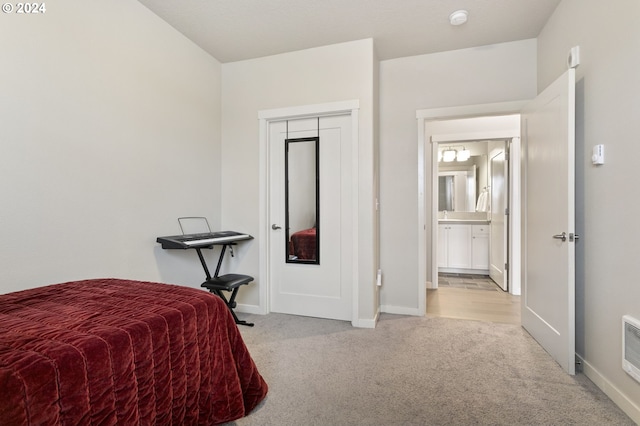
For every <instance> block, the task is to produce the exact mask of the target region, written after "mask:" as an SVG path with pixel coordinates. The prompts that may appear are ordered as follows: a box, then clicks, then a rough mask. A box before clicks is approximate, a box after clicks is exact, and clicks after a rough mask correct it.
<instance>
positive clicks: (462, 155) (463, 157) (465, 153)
mask: <svg viewBox="0 0 640 426" xmlns="http://www.w3.org/2000/svg"><path fill="white" fill-rule="evenodd" d="M469 157H471V151H469V150H468V149H466V148H465V147H462V151H458V155H457V156H456V160H457V161H467V160H468V159H469Z"/></svg>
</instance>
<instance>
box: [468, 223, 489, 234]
mask: <svg viewBox="0 0 640 426" xmlns="http://www.w3.org/2000/svg"><path fill="white" fill-rule="evenodd" d="M471 233H472V235H473V236H474V237H480V236H488V235H489V225H473V226H472V227H471Z"/></svg>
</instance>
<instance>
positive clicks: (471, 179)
mask: <svg viewBox="0 0 640 426" xmlns="http://www.w3.org/2000/svg"><path fill="white" fill-rule="evenodd" d="M467 145H468V144H467ZM487 173H488V165H487V156H486V155H472V156H471V157H470V158H469V160H467V161H462V162H450V163H445V162H440V163H439V164H438V211H440V212H442V211H445V210H446V211H447V212H454V211H455V212H474V211H476V206H477V202H478V197H479V196H480V194H481V193H482V191H483V189H485V188H487V186H488V182H487Z"/></svg>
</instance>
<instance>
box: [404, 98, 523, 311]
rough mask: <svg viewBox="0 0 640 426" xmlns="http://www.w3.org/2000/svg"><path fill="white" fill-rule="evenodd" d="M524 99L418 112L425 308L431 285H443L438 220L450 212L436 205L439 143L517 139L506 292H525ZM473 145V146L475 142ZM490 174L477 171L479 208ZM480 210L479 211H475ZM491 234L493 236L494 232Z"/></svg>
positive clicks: (510, 194)
mask: <svg viewBox="0 0 640 426" xmlns="http://www.w3.org/2000/svg"><path fill="white" fill-rule="evenodd" d="M522 104H523V103H521V102H513V103H505V104H490V105H479V106H470V107H460V108H445V109H438V110H423V111H418V112H417V118H418V126H419V127H418V133H419V154H420V156H421V157H420V158H419V162H418V167H419V172H418V174H419V182H418V184H419V205H420V208H421V211H420V219H421V220H420V225H419V229H418V235H419V240H420V243H421V245H420V247H419V254H421V256H420V257H419V259H420V260H419V262H420V271H419V272H420V273H419V278H420V284H421V289H422V291H419V296H420V297H424V304H422V301H419V305H420V307H422V306H423V307H424V311H423V312H425V313H427V300H426V299H427V297H428V296H427V289H437V288H438V269H439V268H438V264H439V262H440V260H439V258H438V251H439V247H438V245H439V244H438V243H439V241H438V240H439V239H438V226H439V219H440V216H442V215H444V212H440V211H439V210H438V209H437V207H436V206H437V205H438V199H437V196H438V185H439V167H438V154H439V148H443V147H447V146H448V144H453V143H456V144H470V143H479V142H483V143H486V144H489V143H490V142H489V141H493V142H492V143H501V144H503V146H504V144H505V143H506V141H512V142H511V143H510V148H511V153H510V155H511V158H514V159H516V160H515V161H513V162H512V163H513V168H512V169H513V170H514V173H512V174H511V175H510V176H509V177H508V179H509V181H508V183H509V184H510V187H511V190H509V192H508V200H507V201H505V203H506V205H507V207H506V208H508V214H511V215H512V219H513V220H511V223H510V224H509V225H508V234H506V235H507V237H506V239H505V241H507V242H508V246H507V248H506V249H505V257H506V258H507V259H509V260H508V261H507V262H504V263H508V265H507V266H508V269H507V268H505V269H504V273H505V274H506V277H507V279H508V281H507V282H508V283H509V287H508V291H509V292H508V293H506V292H503V293H506V294H507V295H508V296H517V295H519V293H520V265H519V263H520V239H519V238H520V212H519V205H520V198H519V197H520V194H519V189H520V182H519V166H520V161H519V159H520V152H519V149H520V140H519V137H520V115H519V110H520V108H521V106H522ZM465 147H466V145H465ZM469 147H471V148H472V145H469ZM488 151H489V150H488ZM486 155H487V162H489V161H490V152H487V154H486ZM507 155H508V154H507ZM485 176H487V177H486V184H485V183H484V182H482V181H480V179H483V178H482V175H480V176H477V178H478V180H477V182H476V194H475V200H474V201H475V203H476V206H474V208H475V207H477V203H478V196H479V195H480V193H481V191H482V190H483V189H484V187H485V186H487V187H489V186H490V185H491V183H490V176H489V175H488V174H486V175H485ZM487 189H489V188H487ZM489 196H490V194H489ZM489 202H490V201H489ZM477 213H478V212H473V214H477ZM485 214H487V215H488V219H487V221H486V223H487V224H490V223H491V212H487V213H485ZM447 215H449V213H447ZM467 232H471V231H467ZM487 237H488V238H491V236H490V234H489V235H488V236H487ZM485 241H486V240H485ZM485 247H486V246H485ZM454 265H455V263H454ZM472 266H473V264H472ZM476 266H478V265H476ZM503 267H504V265H503ZM472 269H473V268H472ZM483 270H484V271H486V272H488V271H489V270H490V268H489V267H487V265H484V266H483ZM423 280H424V281H423Z"/></svg>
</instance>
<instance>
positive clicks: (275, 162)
mask: <svg viewBox="0 0 640 426" xmlns="http://www.w3.org/2000/svg"><path fill="white" fill-rule="evenodd" d="M315 136H319V138H320V139H319V188H320V192H319V205H320V209H319V221H318V223H317V225H318V226H317V236H316V237H317V238H318V239H319V241H320V244H319V250H320V251H319V253H318V259H319V264H308V263H291V262H287V261H286V245H287V244H288V242H287V241H286V235H287V233H286V230H285V194H284V192H285V182H284V181H285V173H284V155H285V154H284V152H285V148H284V146H285V139H287V138H288V139H294V138H307V137H315ZM269 149H270V165H269V169H270V198H269V204H270V225H269V226H271V224H274V225H276V227H277V226H279V227H281V229H270V231H269V232H271V236H270V274H271V276H270V287H271V288H270V306H271V311H273V312H281V313H288V314H295V315H305V316H314V317H321V318H332V319H341V320H351V319H352V312H351V310H352V286H351V280H352V278H351V277H352V259H351V256H352V236H353V233H352V230H351V217H352V216H351V208H352V194H351V183H352V181H351V152H352V147H351V117H350V116H348V115H344V116H335V117H322V118H320V119H319V120H318V119H317V118H313V119H299V120H289V121H288V122H273V123H270V125H269ZM309 226H311V225H309ZM295 231H297V229H290V232H291V233H293V232H295Z"/></svg>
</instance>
